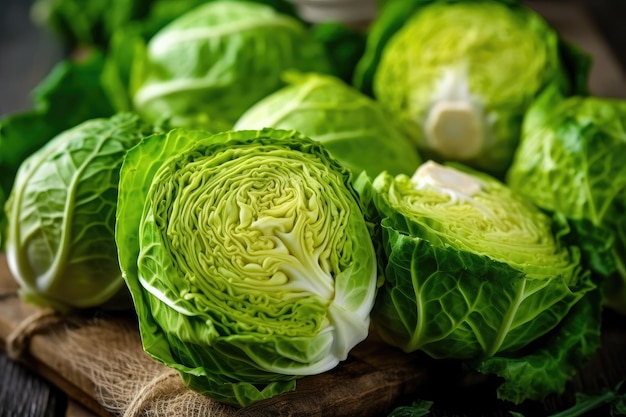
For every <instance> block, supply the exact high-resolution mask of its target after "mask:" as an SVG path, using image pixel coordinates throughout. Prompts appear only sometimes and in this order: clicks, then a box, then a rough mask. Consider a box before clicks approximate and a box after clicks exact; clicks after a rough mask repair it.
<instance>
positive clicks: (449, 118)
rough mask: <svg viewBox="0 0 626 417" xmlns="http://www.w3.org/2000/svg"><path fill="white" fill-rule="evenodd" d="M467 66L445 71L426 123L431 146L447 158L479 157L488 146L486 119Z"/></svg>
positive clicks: (464, 158) (427, 138) (465, 158)
mask: <svg viewBox="0 0 626 417" xmlns="http://www.w3.org/2000/svg"><path fill="white" fill-rule="evenodd" d="M468 78H469V75H468V68H467V65H461V66H459V67H455V68H449V69H447V70H445V71H444V74H443V76H442V78H441V79H440V80H439V83H438V85H437V89H436V91H435V93H434V95H433V104H432V106H431V107H430V110H429V111H428V114H427V116H426V120H425V123H424V129H425V135H426V140H427V142H428V144H429V146H430V147H431V148H432V149H433V150H434V151H436V152H437V153H438V154H440V155H441V156H442V157H444V158H449V159H456V160H467V159H472V158H474V157H476V156H478V155H479V154H480V153H481V152H482V149H483V148H484V145H485V142H486V129H485V117H484V112H483V107H482V105H481V104H480V102H479V101H478V100H477V99H476V98H475V97H473V96H472V94H471V93H470V90H469V81H468Z"/></svg>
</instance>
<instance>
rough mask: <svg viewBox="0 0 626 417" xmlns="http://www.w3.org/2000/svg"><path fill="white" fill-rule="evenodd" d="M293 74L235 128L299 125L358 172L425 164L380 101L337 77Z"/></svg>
mask: <svg viewBox="0 0 626 417" xmlns="http://www.w3.org/2000/svg"><path fill="white" fill-rule="evenodd" d="M291 80H292V84H291V85H290V86H287V87H284V88H283V89H281V90H279V91H277V92H276V93H274V94H272V95H270V96H268V97H266V98H265V99H263V100H261V101H260V102H258V103H257V104H255V105H254V106H252V107H251V108H250V109H249V110H248V111H247V112H245V113H244V114H243V115H242V116H241V118H240V119H239V120H238V121H237V123H236V124H235V129H236V130H242V129H261V128H264V127H274V128H279V129H295V130H298V131H299V132H301V133H303V134H305V135H307V136H309V137H310V138H312V139H314V140H317V141H318V142H321V143H322V144H323V145H324V147H325V148H326V149H327V150H328V151H329V152H330V153H331V155H333V156H334V157H335V158H337V159H338V160H339V162H341V164H342V165H343V166H344V167H346V168H348V169H350V170H351V171H353V172H354V173H355V174H359V173H360V172H361V171H363V170H366V171H367V172H368V174H370V175H377V174H379V173H380V172H382V171H389V172H390V173H393V174H400V173H405V174H409V173H412V172H413V171H415V169H416V168H417V167H418V166H419V164H420V162H421V160H420V157H419V155H418V153H417V149H416V147H415V145H414V144H413V143H412V142H411V141H410V140H409V139H408V137H406V136H405V135H404V133H403V132H401V131H400V129H399V127H398V126H396V125H394V122H393V117H392V115H390V114H389V113H388V112H386V111H385V110H384V109H383V108H382V107H381V106H380V104H379V103H377V102H376V101H374V100H372V99H371V98H369V97H367V96H365V95H363V94H362V93H360V92H359V91H358V90H355V89H353V88H352V87H350V86H348V85H346V84H345V83H343V82H342V81H341V80H339V79H337V78H335V77H331V76H324V75H319V74H308V75H302V76H296V75H293V76H292V77H291Z"/></svg>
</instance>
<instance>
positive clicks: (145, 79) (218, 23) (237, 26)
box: [131, 1, 330, 131]
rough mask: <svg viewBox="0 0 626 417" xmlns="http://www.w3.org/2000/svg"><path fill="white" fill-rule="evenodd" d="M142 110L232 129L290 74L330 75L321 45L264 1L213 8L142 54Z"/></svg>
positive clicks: (137, 95)
mask: <svg viewBox="0 0 626 417" xmlns="http://www.w3.org/2000/svg"><path fill="white" fill-rule="evenodd" d="M136 59H137V60H136V62H135V65H134V67H133V73H132V74H131V94H132V97H133V105H134V109H135V110H136V111H138V112H139V113H140V114H142V115H143V116H144V117H145V118H146V119H147V120H151V121H153V122H157V121H159V120H162V119H171V123H172V126H181V127H201V128H205V129H210V130H212V131H220V130H227V129H230V128H231V127H232V125H233V124H234V123H235V121H236V120H237V118H239V116H241V114H242V113H243V112H244V111H245V110H246V109H247V108H248V107H250V106H251V105H252V104H254V103H255V102H257V101H258V100H260V99H261V98H263V97H265V96H266V95H267V94H269V93H272V92H274V91H276V90H277V89H278V88H280V87H281V86H283V82H282V81H281V75H282V73H283V71H285V70H289V69H295V70H302V71H319V72H329V71H330V66H329V63H328V60H327V57H326V54H325V50H324V48H323V46H322V44H321V43H319V42H318V41H316V40H315V39H314V38H313V37H312V35H311V34H310V32H309V31H308V30H307V28H306V26H304V24H302V23H301V22H300V21H299V20H297V19H294V18H292V17H290V16H288V15H284V14H281V13H278V12H276V11H275V10H274V9H273V8H271V7H269V6H265V5H261V4H256V3H251V2H250V3H248V2H238V1H219V2H211V3H207V4H205V5H202V6H199V7H197V8H195V9H193V10H190V11H188V12H187V13H185V15H183V16H180V17H179V18H177V19H176V20H175V21H173V22H171V23H170V24H169V25H167V26H166V27H164V28H163V29H162V30H161V31H159V33H157V34H156V35H155V36H154V37H153V38H152V39H151V40H150V42H149V43H148V45H147V46H146V48H145V51H143V53H137V56H136Z"/></svg>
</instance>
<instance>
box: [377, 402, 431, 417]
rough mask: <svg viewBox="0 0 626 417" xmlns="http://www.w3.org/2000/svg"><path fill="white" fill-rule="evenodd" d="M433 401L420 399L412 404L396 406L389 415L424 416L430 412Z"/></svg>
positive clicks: (391, 416)
mask: <svg viewBox="0 0 626 417" xmlns="http://www.w3.org/2000/svg"><path fill="white" fill-rule="evenodd" d="M432 406H433V403H432V402H431V401H425V400H418V401H414V402H413V404H411V405H406V406H401V407H397V408H395V409H394V410H393V411H392V412H391V413H390V414H389V415H388V416H387V417H423V416H427V415H429V414H430V408H431V407H432Z"/></svg>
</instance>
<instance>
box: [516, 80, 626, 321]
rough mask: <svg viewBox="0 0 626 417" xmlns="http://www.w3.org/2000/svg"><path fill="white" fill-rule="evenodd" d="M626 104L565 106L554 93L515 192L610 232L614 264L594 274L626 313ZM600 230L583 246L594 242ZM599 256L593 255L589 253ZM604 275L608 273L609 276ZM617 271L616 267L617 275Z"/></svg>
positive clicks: (520, 164)
mask: <svg viewBox="0 0 626 417" xmlns="http://www.w3.org/2000/svg"><path fill="white" fill-rule="evenodd" d="M625 154H626V101H623V100H617V99H606V98H599V97H580V96H576V97H569V98H565V97H563V96H562V95H561V94H559V92H558V90H556V89H554V88H552V89H550V90H547V91H546V93H545V94H544V95H542V97H541V98H540V99H539V100H538V101H537V102H536V103H535V104H534V105H533V107H532V108H531V109H530V110H529V113H528V116H527V118H526V120H525V122H524V131H523V137H522V141H521V143H520V148H519V149H518V151H517V153H516V155H515V159H514V161H513V164H512V166H511V169H510V170H509V172H508V174H507V181H508V183H509V185H510V186H511V187H512V188H513V189H515V190H517V191H518V192H520V193H522V194H524V195H526V196H527V197H528V198H530V199H531V200H533V201H534V202H535V203H536V204H537V205H539V206H540V207H542V208H543V209H546V210H549V211H555V212H559V213H562V214H564V215H565V216H566V217H568V218H569V219H571V221H573V222H577V223H581V224H582V223H585V222H586V223H590V224H591V226H594V227H595V228H598V227H600V228H603V229H604V230H605V231H606V232H605V234H608V235H609V236H608V237H606V238H605V242H604V243H605V244H606V243H608V244H610V245H611V247H610V250H611V251H612V259H607V258H606V257H602V258H601V259H602V262H596V263H594V265H593V269H594V270H595V271H596V272H599V273H600V275H601V276H604V277H606V276H607V275H608V276H609V278H607V279H606V280H605V285H606V289H605V296H606V302H607V303H608V305H609V306H610V307H612V308H614V309H615V310H617V311H621V312H622V313H626V267H625V266H624V259H626V217H625V216H624V213H625V209H626V165H625V164H624V161H623V155H625ZM593 233H598V232H597V231H595V230H594V228H593V227H587V228H585V229H582V230H581V233H580V238H579V240H580V241H581V242H586V241H589V240H593V241H595V242H596V244H595V245H593V246H595V247H596V251H597V250H598V248H599V249H601V248H602V246H603V245H602V242H598V239H592V237H591V236H592V234H593ZM590 250H593V248H590ZM603 267H604V268H603ZM611 267H613V268H612V269H611Z"/></svg>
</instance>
